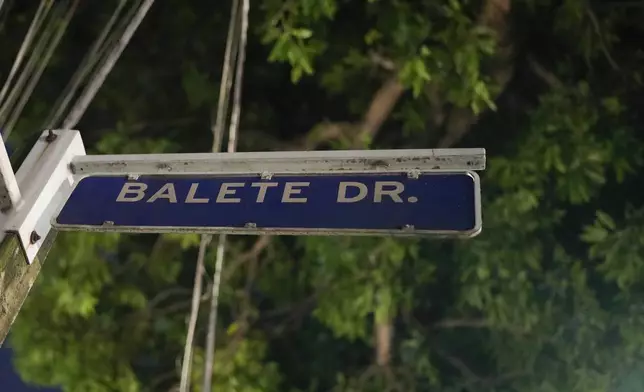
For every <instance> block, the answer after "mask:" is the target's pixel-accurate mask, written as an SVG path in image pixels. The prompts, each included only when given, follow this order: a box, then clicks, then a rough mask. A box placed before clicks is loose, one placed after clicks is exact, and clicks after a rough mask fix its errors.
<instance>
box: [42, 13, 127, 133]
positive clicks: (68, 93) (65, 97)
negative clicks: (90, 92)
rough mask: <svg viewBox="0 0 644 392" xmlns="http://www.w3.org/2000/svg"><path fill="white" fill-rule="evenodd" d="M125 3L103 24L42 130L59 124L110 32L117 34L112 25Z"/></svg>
mask: <svg viewBox="0 0 644 392" xmlns="http://www.w3.org/2000/svg"><path fill="white" fill-rule="evenodd" d="M126 3H127V0H120V1H119V4H118V6H117V7H116V9H115V10H114V12H113V13H112V15H111V17H110V19H109V20H108V21H107V23H106V24H105V27H103V30H102V31H101V33H100V34H99V36H98V37H97V38H96V40H95V41H94V43H93V44H92V47H91V49H90V50H89V51H88V52H87V54H86V55H85V57H84V58H83V61H82V62H81V64H80V66H79V67H78V68H77V69H76V72H74V75H73V76H72V78H71V79H70V81H69V83H67V86H65V89H64V90H63V93H62V94H61V95H60V96H59V97H58V99H57V100H56V103H55V104H54V106H53V108H52V111H51V112H50V114H49V116H48V118H47V120H46V121H45V124H44V126H43V129H52V128H54V127H56V126H57V125H58V123H59V122H60V118H61V117H62V116H63V113H64V111H65V110H66V109H67V107H68V106H69V103H70V102H71V100H72V98H73V97H74V95H75V94H76V93H77V92H78V89H79V87H80V85H81V83H82V82H83V81H84V80H85V79H86V78H87V76H88V75H89V74H90V72H91V71H92V70H93V69H94V68H95V67H96V65H97V64H98V63H99V61H100V60H101V57H102V56H101V55H102V54H103V53H104V52H105V51H106V49H108V46H107V45H106V44H105V42H106V40H107V37H108V35H110V33H112V32H113V34H112V35H114V34H118V33H119V32H118V30H116V31H113V30H114V25H115V24H116V22H117V20H118V18H119V16H120V15H121V12H122V11H123V8H124V7H125V4H126ZM127 19H128V20H129V19H130V18H127ZM108 42H109V40H108Z"/></svg>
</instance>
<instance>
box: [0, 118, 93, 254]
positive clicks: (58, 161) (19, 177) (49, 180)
mask: <svg viewBox="0 0 644 392" xmlns="http://www.w3.org/2000/svg"><path fill="white" fill-rule="evenodd" d="M0 150H2V149H0ZM4 154H5V155H6V150H4ZM79 155H85V147H84V145H83V141H82V138H81V135H80V132H78V131H74V130H49V131H45V132H43V133H42V135H41V137H40V138H39V139H38V141H37V142H36V144H35V145H34V147H33V148H32V149H31V151H30V152H29V155H28V156H27V158H26V159H25V161H24V162H23V163H22V165H21V166H20V168H19V169H18V171H17V173H16V174H15V176H14V175H13V173H12V172H10V173H7V172H6V170H5V169H3V165H4V164H3V156H2V151H0V169H2V171H1V174H2V176H3V180H4V184H5V187H7V185H6V184H11V180H13V181H15V183H16V184H17V187H16V189H19V191H18V198H19V199H18V200H17V202H14V201H13V199H12V204H11V207H10V208H9V209H7V210H5V211H4V212H2V214H0V225H1V226H0V227H2V228H3V231H2V233H1V235H2V236H4V234H5V233H7V232H10V233H16V234H18V236H19V238H20V242H21V244H22V248H23V250H24V252H25V255H26V258H27V262H28V263H29V264H31V263H32V262H33V261H34V259H35V257H36V255H37V254H38V251H39V250H40V247H41V245H42V242H43V240H44V239H45V238H46V237H47V235H48V234H49V232H50V230H51V228H52V226H51V221H52V218H53V217H54V215H55V214H56V213H57V211H58V209H59V208H60V207H61V205H62V204H63V203H64V202H65V200H66V199H67V197H69V194H70V192H71V190H72V187H73V185H74V175H73V173H72V171H71V169H70V163H71V161H72V159H73V158H74V157H76V156H79ZM9 174H10V175H9ZM7 188H9V187H7ZM9 194H10V195H11V193H9ZM14 194H15V193H14ZM1 196H2V195H0V198H1Z"/></svg>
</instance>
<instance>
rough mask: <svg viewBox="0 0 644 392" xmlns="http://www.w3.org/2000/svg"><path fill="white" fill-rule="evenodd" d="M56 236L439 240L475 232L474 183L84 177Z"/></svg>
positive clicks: (340, 177) (452, 177) (328, 177)
mask: <svg viewBox="0 0 644 392" xmlns="http://www.w3.org/2000/svg"><path fill="white" fill-rule="evenodd" d="M54 226H55V227H57V228H58V229H62V230H65V229H67V230H73V229H77V230H78V229H80V230H97V231H122V232H128V231H132V232H194V233H217V232H219V233H269V234H270V233H273V234H358V235H359V234H370V235H374V234H386V235H389V234H394V235H395V234H402V235H423V234H439V235H440V234H442V235H455V236H461V235H462V236H472V235H476V234H478V232H479V231H480V228H481V206H480V185H479V177H478V175H477V174H476V173H474V172H458V173H436V172H434V173H420V174H418V175H413V174H407V173H364V174H338V173H329V174H299V175H290V174H289V175H273V176H272V177H270V178H266V177H265V178H260V177H259V176H257V175H253V176H250V175H247V176H240V175H235V176H199V175H180V176H179V175H175V176H167V175H150V176H141V177H138V178H136V179H132V178H130V179H128V178H127V177H125V176H90V177H85V178H83V179H81V180H80V181H79V182H78V183H77V185H76V187H75V188H74V190H73V191H72V193H71V195H70V197H69V199H68V200H67V202H66V203H65V205H64V206H63V208H62V210H61V211H60V213H59V215H58V217H57V219H56V221H55V223H54Z"/></svg>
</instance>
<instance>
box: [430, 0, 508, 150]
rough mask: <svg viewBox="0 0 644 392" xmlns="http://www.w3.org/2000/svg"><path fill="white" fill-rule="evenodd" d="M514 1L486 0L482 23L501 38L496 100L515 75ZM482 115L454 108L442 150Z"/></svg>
mask: <svg viewBox="0 0 644 392" xmlns="http://www.w3.org/2000/svg"><path fill="white" fill-rule="evenodd" d="M510 1H511V0H486V1H485V2H484V3H483V9H482V10H481V14H480V17H479V20H478V24H479V25H480V26H484V27H487V28H489V29H491V30H492V31H493V32H494V33H495V35H496V38H497V48H496V53H495V55H494V56H493V58H492V62H493V63H494V64H495V66H494V69H493V71H492V72H491V75H490V76H491V79H492V81H493V83H494V84H495V85H496V87H497V88H498V91H497V92H496V94H495V97H494V98H493V99H496V97H498V96H499V95H500V94H501V92H503V90H505V87H506V86H507V84H508V82H509V81H510V79H511V78H512V75H513V74H514V61H513V58H512V57H513V52H514V45H513V42H512V40H511V39H510V34H509V30H510V29H509V21H508V19H509V14H510ZM477 118H478V116H477V115H476V114H475V113H474V112H473V111H472V109H470V108H459V107H455V108H453V109H452V110H451V111H450V113H449V115H448V118H447V121H446V130H445V134H444V136H443V138H442V139H441V140H440V141H439V142H438V147H439V148H448V147H451V146H453V145H454V144H456V143H458V142H459V141H460V140H461V139H462V138H463V137H464V136H465V135H466V134H467V132H469V130H470V129H471V128H472V125H474V123H476V120H477Z"/></svg>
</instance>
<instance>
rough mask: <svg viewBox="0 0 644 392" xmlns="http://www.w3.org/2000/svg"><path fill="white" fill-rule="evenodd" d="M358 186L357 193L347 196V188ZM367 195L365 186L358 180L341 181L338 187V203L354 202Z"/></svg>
mask: <svg viewBox="0 0 644 392" xmlns="http://www.w3.org/2000/svg"><path fill="white" fill-rule="evenodd" d="M349 187H354V188H358V194H357V195H356V196H353V197H347V188H349ZM365 197H367V186H366V185H365V184H363V183H360V182H352V181H342V182H340V187H339V188H338V203H355V202H357V201H360V200H362V199H364V198H365Z"/></svg>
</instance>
